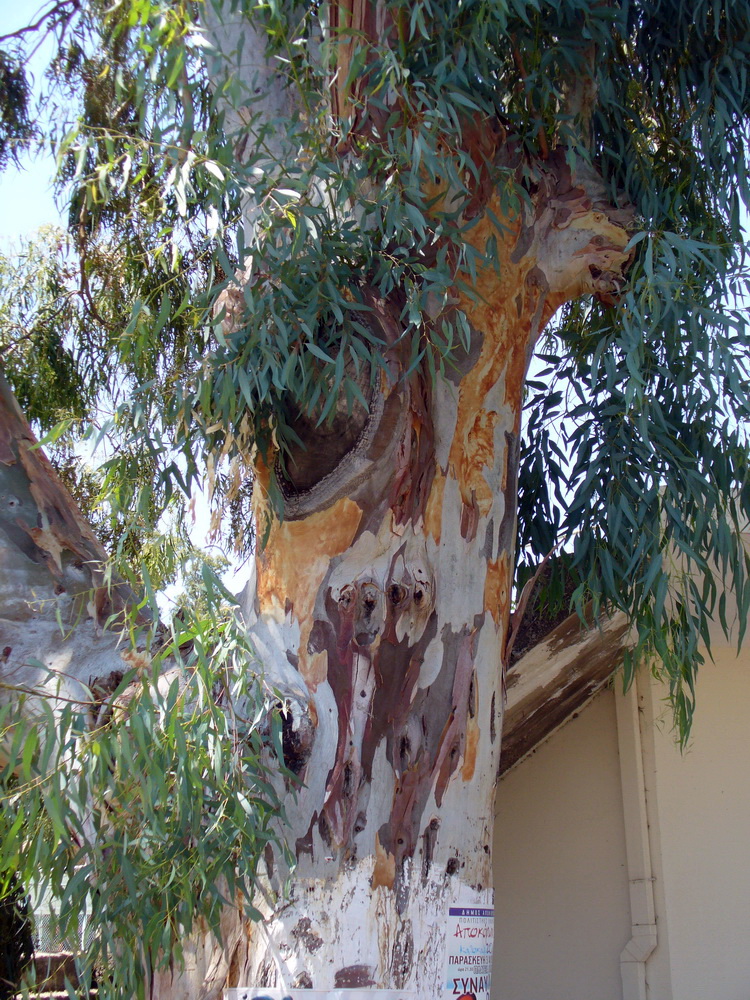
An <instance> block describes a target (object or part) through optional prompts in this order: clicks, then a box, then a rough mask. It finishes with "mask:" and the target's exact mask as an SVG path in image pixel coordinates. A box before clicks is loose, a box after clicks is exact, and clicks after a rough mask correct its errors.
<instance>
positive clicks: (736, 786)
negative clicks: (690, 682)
mask: <svg viewBox="0 0 750 1000" xmlns="http://www.w3.org/2000/svg"><path fill="white" fill-rule="evenodd" d="M713 654H714V660H715V662H714V663H711V662H710V661H709V662H707V663H706V664H705V666H704V667H703V668H702V669H701V672H700V674H699V677H698V686H697V711H696V716H695V722H694V726H693V733H692V738H691V741H690V745H689V747H688V749H687V751H686V752H685V753H684V754H682V755H681V754H680V751H679V749H678V748H677V747H676V746H675V743H674V739H673V737H672V733H671V732H670V718H669V710H668V708H666V707H665V705H664V701H663V691H662V689H661V688H660V687H659V686H658V685H657V684H656V683H655V682H653V681H652V682H651V683H650V685H643V684H642V685H641V688H642V690H643V689H644V687H648V688H650V691H647V692H646V694H647V696H648V694H649V693H650V699H651V704H650V706H649V705H644V709H645V711H644V722H645V723H648V721H649V720H648V716H649V714H651V715H652V717H653V721H654V725H653V727H651V731H652V734H653V740H652V742H651V745H650V746H649V741H648V739H647V738H645V737H646V730H645V728H644V729H643V730H642V732H643V733H644V757H645V758H646V759H645V761H644V763H645V776H646V785H647V794H648V799H649V813H650V820H651V825H652V856H655V857H654V860H655V866H654V872H655V875H656V876H657V888H658V889H660V890H661V891H659V892H657V910H661V913H657V919H658V921H659V923H660V924H661V925H662V926H661V927H660V931H659V944H658V946H657V949H656V951H655V952H654V954H653V956H652V957H651V959H650V960H649V962H648V964H647V973H646V975H647V984H648V995H649V997H650V998H652V1000H662V998H663V997H665V996H666V995H667V990H668V978H669V979H671V997H672V998H673V1000H748V997H750V653H748V652H747V651H746V650H743V652H742V653H741V655H740V658H739V659H738V658H737V657H736V653H735V650H734V649H732V648H729V647H728V646H727V645H725V644H724V645H719V644H718V642H717V641H716V640H715V645H714V647H713ZM649 757H650V758H651V759H650V760H649ZM649 772H650V773H649ZM654 830H656V832H657V838H654V836H653V834H654ZM654 839H658V843H657V844H654ZM655 847H656V850H655V849H654V848H655ZM659 883H660V885H659ZM660 898H661V900H662V902H661V905H660ZM662 930H663V931H664V932H665V933H662Z"/></svg>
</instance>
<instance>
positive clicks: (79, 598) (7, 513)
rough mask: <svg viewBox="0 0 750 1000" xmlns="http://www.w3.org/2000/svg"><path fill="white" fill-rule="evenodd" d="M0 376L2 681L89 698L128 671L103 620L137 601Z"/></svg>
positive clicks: (7, 689)
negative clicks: (113, 572) (113, 575)
mask: <svg viewBox="0 0 750 1000" xmlns="http://www.w3.org/2000/svg"><path fill="white" fill-rule="evenodd" d="M106 563H107V554H106V552H105V551H104V549H103V548H102V546H101V545H100V543H99V541H98V540H97V538H96V536H95V535H94V533H93V531H92V530H91V527H90V526H89V524H88V523H87V522H86V520H85V518H84V517H83V516H82V514H81V512H80V511H79V510H78V507H77V506H76V504H75V501H74V500H73V498H72V497H71V496H70V494H69V493H68V490H67V489H66V487H65V486H64V485H63V483H62V482H61V480H60V478H59V476H58V475H57V473H56V472H55V470H54V468H53V467H52V465H51V464H50V462H49V460H48V459H47V457H46V455H45V454H44V452H43V451H42V450H41V449H40V448H39V446H38V444H37V441H36V438H35V437H34V434H33V432H32V430H31V428H30V427H29V425H28V423H27V421H26V419H25V417H24V416H23V414H22V412H21V409H20V407H19V406H18V403H17V402H16V400H15V398H14V396H13V394H12V392H11V390H10V387H9V385H8V383H7V382H6V380H5V379H4V378H3V377H2V375H0V683H2V685H3V686H4V690H3V691H2V692H0V695H1V696H2V697H3V698H7V697H12V696H13V691H14V689H15V688H21V689H24V690H42V689H43V690H45V691H47V692H49V693H50V694H51V693H52V691H53V690H54V691H56V693H57V694H58V695H60V696H63V697H70V698H74V699H80V698H86V697H88V690H87V689H88V687H89V686H90V684H91V682H92V681H95V680H96V679H97V678H103V677H107V676H108V675H109V674H111V673H112V672H113V671H114V672H120V673H122V671H123V670H124V669H126V664H125V663H124V662H123V659H122V657H121V655H120V651H119V650H118V647H117V636H116V634H115V633H114V632H112V631H104V626H105V624H106V623H107V622H108V621H109V620H111V619H112V618H113V616H114V617H115V619H116V616H117V615H118V614H120V613H121V612H122V611H123V610H124V608H125V607H127V606H129V605H131V604H132V603H134V601H135V595H134V594H133V593H132V591H131V589H130V588H129V587H128V586H127V585H125V584H124V583H123V582H122V581H121V580H112V579H110V578H109V576H108V573H107V570H106Z"/></svg>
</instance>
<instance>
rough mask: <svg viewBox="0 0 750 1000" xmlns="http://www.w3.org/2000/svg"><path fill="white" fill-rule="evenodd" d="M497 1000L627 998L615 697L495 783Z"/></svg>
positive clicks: (596, 703)
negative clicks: (622, 955) (622, 953)
mask: <svg viewBox="0 0 750 1000" xmlns="http://www.w3.org/2000/svg"><path fill="white" fill-rule="evenodd" d="M494 851H495V853H494V859H495V913H496V929H495V935H496V936H495V951H494V965H493V976H492V997H493V1000H621V998H622V987H621V984H620V966H619V955H620V951H621V950H622V948H623V947H624V945H625V943H626V942H627V941H628V939H629V937H630V914H629V903H628V883H627V872H626V866H625V834H624V826H623V813H622V796H621V790H620V772H619V760H618V749H617V727H616V718H615V703H614V694H613V693H612V692H611V691H604V692H602V693H601V694H600V695H598V696H597V697H596V698H595V699H594V700H593V701H592V702H591V703H590V705H588V706H587V707H586V708H585V709H584V710H583V712H582V713H581V714H580V716H578V718H576V719H573V720H572V721H571V722H569V723H568V724H567V725H566V726H565V727H564V728H563V729H561V730H560V731H558V732H557V733H556V734H555V735H554V736H553V737H552V738H551V739H550V740H548V741H547V742H546V743H543V744H542V745H541V746H540V747H539V748H538V749H537V750H536V752H535V753H534V754H532V755H531V756H530V757H528V758H526V760H524V761H523V762H522V763H521V764H520V765H519V766H518V767H516V768H515V769H514V770H512V771H510V772H509V773H508V774H507V775H506V777H505V778H504V779H503V780H502V781H501V782H500V785H499V787H498V793H497V809H496V824H495V847H494Z"/></svg>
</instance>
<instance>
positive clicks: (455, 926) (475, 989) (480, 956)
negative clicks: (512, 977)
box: [443, 906, 495, 1000]
mask: <svg viewBox="0 0 750 1000" xmlns="http://www.w3.org/2000/svg"><path fill="white" fill-rule="evenodd" d="M494 913H495V911H494V909H493V908H492V907H491V906H451V907H450V909H449V910H448V926H447V928H446V941H445V952H446V954H445V978H444V981H443V994H444V997H445V1000H448V998H452V1000H490V975H491V973H492V940H493V936H494V930H495V925H494Z"/></svg>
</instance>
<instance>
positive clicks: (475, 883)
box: [0, 98, 632, 1000]
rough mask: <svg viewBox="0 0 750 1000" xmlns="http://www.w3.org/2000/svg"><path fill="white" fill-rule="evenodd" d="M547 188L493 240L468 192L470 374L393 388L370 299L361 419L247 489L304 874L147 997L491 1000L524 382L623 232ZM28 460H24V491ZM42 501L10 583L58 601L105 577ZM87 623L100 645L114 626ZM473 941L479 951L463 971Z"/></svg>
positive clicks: (601, 273) (611, 261)
mask: <svg viewBox="0 0 750 1000" xmlns="http://www.w3.org/2000/svg"><path fill="white" fill-rule="evenodd" d="M343 99H345V98H341V100H343ZM479 127H480V126H477V128H479ZM467 131H468V130H467ZM476 138H477V139H478V141H480V144H481V139H482V136H477V137H476ZM526 166H527V167H528V166H529V165H528V164H527V165H526ZM534 169H535V171H536V177H535V185H534V193H533V196H531V206H530V207H528V208H526V209H524V211H523V213H522V214H521V215H520V216H518V217H517V218H515V219H514V220H506V222H507V225H506V226H505V227H503V229H502V231H501V230H499V229H496V228H495V226H494V225H493V223H492V222H491V221H490V220H491V219H492V218H495V219H497V218H500V219H502V217H503V213H502V208H501V204H500V199H499V198H498V197H496V196H495V195H494V194H493V193H492V192H491V191H489V190H488V191H482V192H478V198H477V206H476V208H477V211H478V212H480V211H482V210H483V208H484V207H485V205H486V203H487V201H488V200H489V207H490V208H491V209H492V212H491V213H486V214H483V215H482V217H481V218H480V219H479V221H478V223H477V224H476V225H475V226H474V227H473V229H472V230H471V234H470V235H471V239H472V240H473V241H474V242H475V244H476V246H477V247H478V248H479V249H480V250H483V249H484V247H485V245H486V243H487V241H488V240H490V239H492V240H496V241H497V245H498V258H499V259H498V261H497V266H496V267H493V268H491V269H488V270H487V271H485V272H482V273H480V274H479V275H478V278H477V282H476V287H475V293H476V295H475V297H471V298H468V297H463V298H461V299H460V301H459V303H458V304H459V307H460V308H462V309H463V310H464V311H465V312H466V314H467V316H468V318H469V321H470V324H471V327H472V330H473V336H472V344H471V349H470V352H469V353H468V354H466V356H464V357H462V358H460V359H459V360H458V361H457V363H456V366H455V368H452V369H449V370H448V371H447V373H446V375H445V376H438V377H436V378H435V380H434V381H430V380H429V378H428V377H427V376H425V375H424V374H423V373H420V372H417V373H415V374H413V375H412V376H410V377H409V378H408V379H405V378H403V377H402V370H403V359H402V358H400V356H399V353H398V349H397V347H396V346H395V345H396V343H397V341H398V336H399V333H400V330H399V328H398V317H399V314H400V305H399V304H398V303H394V302H387V301H381V300H378V299H376V298H375V297H374V296H372V297H371V301H370V305H371V306H372V313H371V315H372V319H371V322H372V323H373V325H374V326H376V327H377V330H376V332H377V333H379V335H381V336H382V338H383V339H384V340H385V341H386V342H387V343H389V344H391V345H393V346H392V349H391V351H390V353H389V356H388V359H387V360H388V366H389V368H388V375H387V376H385V375H384V376H383V378H382V380H381V385H380V386H379V388H378V390H377V391H375V392H373V394H372V398H371V400H370V405H369V410H368V411H367V412H365V411H364V410H362V411H361V412H359V411H357V410H356V409H355V411H354V412H353V413H347V411H346V407H345V405H344V404H343V401H342V405H341V411H340V412H339V413H338V414H337V415H336V417H335V418H334V421H333V424H332V426H331V427H328V428H316V427H314V426H313V425H312V424H308V423H306V422H305V421H303V420H302V419H301V418H300V421H299V424H298V427H297V430H298V432H299V436H300V438H301V440H302V441H304V442H305V444H306V445H307V448H306V449H300V450H299V451H298V452H297V453H296V454H294V455H293V456H292V459H291V460H290V461H289V462H288V463H287V465H286V467H285V468H284V469H282V468H281V467H278V466H277V467H276V468H274V469H269V468H266V467H261V468H259V469H258V470H257V488H256V491H255V495H256V498H258V510H257V516H258V518H259V523H260V522H261V521H262V520H263V518H264V517H265V516H266V511H265V510H264V509H263V504H262V498H263V496H264V490H267V489H268V486H269V482H270V477H271V476H276V477H277V481H278V483H279V484H280V486H281V489H282V492H283V495H284V498H285V499H284V507H285V510H284V518H283V520H281V521H275V522H274V523H273V524H272V526H271V529H270V534H269V537H268V541H267V544H266V545H265V547H264V549H263V551H262V552H260V553H259V554H258V556H257V559H256V567H255V577H254V579H253V580H252V581H251V583H250V584H249V585H248V587H247V588H246V591H245V594H244V595H243V605H244V607H243V610H244V613H245V615H246V618H247V621H248V626H249V628H250V630H251V634H252V637H253V640H254V644H255V646H256V649H257V652H258V655H259V658H260V659H261V661H262V663H263V666H264V668H265V672H266V676H267V678H268V679H269V681H270V682H271V683H272V684H274V685H275V687H276V688H277V689H278V691H279V693H280V696H281V697H282V698H283V699H284V700H285V701H286V703H287V705H288V708H289V713H288V723H287V726H286V733H285V741H284V742H285V747H284V749H285V755H286V763H287V765H288V766H289V767H290V768H292V770H294V771H295V772H296V773H297V775H298V777H299V778H300V779H301V781H302V782H303V783H304V784H303V787H302V788H301V790H300V791H299V792H297V793H293V792H292V790H291V789H290V791H289V795H288V802H287V817H288V826H287V830H286V833H287V837H288V841H289V843H290V846H291V848H292V850H293V853H294V854H295V856H296V868H295V870H294V872H293V874H292V876H291V882H290V888H289V892H288V894H285V893H284V892H283V886H284V881H285V878H286V876H287V874H288V873H287V871H286V870H285V868H284V864H283V862H282V860H281V859H279V858H272V857H271V856H270V855H269V857H268V859H267V860H268V872H267V877H266V885H265V891H263V892H262V893H261V894H262V896H263V900H262V901H261V902H260V903H259V907H260V908H261V909H262V910H263V911H264V915H265V918H266V919H265V921H264V922H263V923H262V924H248V923H247V922H245V921H244V920H243V918H242V917H241V915H240V911H239V909H237V910H234V911H233V910H228V911H227V916H226V925H225V928H224V941H223V947H221V948H219V947H218V946H217V945H216V944H215V943H214V942H212V941H211V940H210V939H206V940H203V941H198V940H196V941H195V942H193V945H192V946H191V947H187V948H186V952H187V953H188V957H189V962H188V967H187V969H186V970H185V972H184V973H183V974H180V975H176V974H175V975H174V976H173V975H171V974H169V973H165V974H161V975H158V976H157V977H156V979H155V981H154V983H153V989H152V996H153V997H159V998H167V997H170V998H175V997H180V998H185V1000H188V998H190V1000H193V998H208V997H215V996H218V995H219V993H220V992H221V990H222V988H223V987H224V986H225V985H228V986H240V987H251V988H259V989H262V990H268V989H271V988H281V989H283V990H284V991H288V990H291V989H314V990H323V991H330V990H336V989H357V990H361V989H367V990H397V991H399V992H400V993H407V994H409V995H410V996H414V997H418V998H419V1000H428V998H429V1000H432V998H434V997H435V996H437V995H438V994H440V993H444V994H446V995H447V996H451V995H452V996H456V997H458V996H461V995H462V994H470V995H471V994H473V995H474V997H475V998H476V1000H478V998H480V997H482V998H486V997H487V996H488V993H489V966H490V958H489V951H488V949H487V948H486V942H487V941H488V940H489V937H488V935H489V934H490V929H489V926H488V919H487V913H488V911H489V910H490V908H491V906H492V858H491V845H492V822H493V798H494V789H495V781H496V775H497V772H498V764H499V750H500V740H501V732H502V713H503V682H502V670H503V662H504V650H505V644H506V639H507V633H508V621H509V614H510V601H511V586H512V569H513V546H514V536H515V518H516V478H517V462H518V444H519V434H520V422H521V408H522V399H523V384H524V378H525V374H526V370H527V367H528V363H529V360H530V357H531V354H532V351H533V347H534V343H535V341H536V339H537V337H538V336H539V333H540V332H541V330H542V329H543V327H544V324H545V323H546V322H547V321H548V320H549V318H550V317H551V315H552V314H553V313H554V311H555V310H556V309H557V308H558V307H559V306H560V305H561V304H562V303H564V302H566V301H568V300H570V299H572V298H575V297H577V296H580V295H584V294H597V295H599V296H601V297H604V298H612V297H614V296H616V295H617V293H618V292H619V290H620V287H621V284H622V281H623V275H624V272H625V270H626V268H627V265H628V261H629V257H628V254H626V253H625V250H624V248H625V246H626V244H627V242H628V238H629V233H628V228H629V226H630V223H631V219H632V216H631V213H630V212H629V211H618V210H616V209H615V208H613V207H612V206H611V205H610V204H609V203H608V202H607V200H606V198H605V196H604V189H603V185H601V183H600V181H599V180H598V178H596V177H595V176H594V175H593V173H592V172H591V171H590V169H588V168H586V169H584V168H581V169H580V170H579V171H578V172H572V171H571V168H570V165H569V163H568V161H567V158H566V151H565V150H563V149H557V150H553V151H552V152H551V154H550V155H549V156H548V157H547V159H546V160H545V161H544V163H541V164H537V165H536V166H535V168H534ZM483 203H484V204H483ZM230 294H231V293H230ZM226 315H227V316H229V315H231V309H229V308H228V309H227V310H226ZM6 412H9V411H7V410H4V411H3V420H11V418H9V417H7V416H6V415H5V414H6ZM3 429H4V428H2V427H0V430H3ZM14 434H16V431H14V430H13V428H11V429H10V430H9V431H8V434H7V435H5V437H4V436H3V435H2V434H0V471H2V470H5V472H6V477H7V476H8V475H10V476H12V475H13V474H14V470H15V469H17V468H18V467H19V454H20V453H18V452H17V450H13V449H14V447H15V446H13V444H12V442H13V440H14ZM16 436H17V435H16ZM30 454H31V452H29V449H28V447H26V446H24V455H25V456H26V458H22V459H20V461H21V462H22V464H23V465H24V468H26V464H25V463H26V460H27V458H28V455H30ZM29 461H30V459H29ZM29 476H30V477H31V479H32V480H33V475H32V473H31V472H29ZM3 488H4V487H3ZM11 493H12V491H10V492H9V493H8V495H11ZM3 496H5V494H3ZM29 496H30V497H32V498H33V503H32V502H31V500H30V501H29V502H30V506H29V510H30V511H31V512H32V514H33V518H32V520H33V522H34V523H32V521H29V523H28V524H26V522H24V523H21V522H20V521H19V520H18V514H17V511H16V509H15V508H14V509H13V511H12V512H11V514H9V515H8V514H6V518H5V521H4V522H3V527H5V530H6V533H7V535H8V537H9V538H11V537H12V538H15V539H16V542H15V543H14V544H15V547H16V549H18V551H19V552H20V553H21V555H22V556H23V557H24V558H25V559H26V562H23V560H21V561H22V563H23V565H22V566H21V568H20V570H19V573H20V574H21V575H22V576H23V575H24V574H26V575H27V576H28V579H29V580H30V579H31V578H32V577H33V576H34V574H35V573H37V571H38V572H39V573H41V572H42V571H41V570H39V567H40V566H42V567H44V568H45V572H46V573H47V574H49V573H51V574H52V578H54V579H57V578H58V577H60V580H59V581H58V582H59V586H61V587H62V588H63V591H60V590H58V589H57V584H56V585H55V586H54V587H53V588H52V589H53V596H54V597H55V598H56V599H58V600H59V599H60V594H61V593H62V592H64V591H65V590H66V589H67V584H66V582H65V579H66V577H65V574H66V573H67V574H69V573H73V572H76V573H80V572H81V566H83V567H84V569H86V567H88V566H89V565H97V562H96V558H95V559H94V560H93V561H91V560H89V559H88V558H87V556H86V555H85V552H87V551H88V549H87V548H86V546H88V545H89V544H90V539H88V538H87V536H85V532H83V533H82V534H81V537H80V538H79V537H78V536H76V535H75V530H74V528H75V527H76V525H77V528H76V530H79V533H80V531H82V529H81V526H80V519H79V521H76V520H75V519H74V520H73V521H69V520H68V519H67V516H68V515H67V514H66V515H65V516H63V517H62V521H60V527H59V530H58V528H57V527H54V525H55V523H56V522H55V521H54V518H53V517H51V515H50V511H53V510H54V511H58V510H61V509H62V508H60V507H59V504H57V500H56V501H55V504H57V506H55V505H52V506H50V504H49V503H48V502H47V501H46V500H44V499H43V498H42V499H40V498H39V496H37V493H35V491H34V488H33V486H32V487H30V492H29ZM9 502H10V501H9ZM22 502H23V503H26V500H23V501H22ZM45 504H46V506H45ZM61 516H62V515H61ZM48 529H51V530H48ZM63 529H64V530H63ZM19 531H20V532H21V534H19ZM82 538H83V539H84V541H81V539H82ZM60 544H63V548H65V547H67V550H68V551H69V553H72V555H71V559H70V560H69V562H70V566H71V567H72V568H69V567H68V563H66V562H63V561H61V555H60V551H59V546H60ZM34 546H36V548H35V547H34ZM82 546H83V552H84V554H83V555H82V554H81V547H82ZM18 558H19V559H20V558H21V557H20V556H19V557H18ZM97 558H98V557H97ZM19 565H20V564H19ZM87 571H88V570H87ZM61 574H62V576H61ZM94 582H95V583H96V581H94ZM85 583H87V581H86V580H83V581H82V582H81V585H80V586H79V587H78V591H79V592H83V589H84V584H85ZM48 584H49V576H48V577H47V585H48ZM88 585H89V586H90V582H89V583H88ZM99 592H100V591H97V593H99ZM102 595H103V592H102ZM4 598H5V600H6V602H7V601H10V602H12V601H13V600H14V599H15V597H14V593H12V592H11V591H10V590H8V591H7V592H6V593H5V595H4ZM102 599H103V598H102ZM22 604H23V605H24V607H27V606H28V602H27V601H26V600H24V601H22ZM91 611H92V616H93V624H92V628H93V630H94V631H93V633H92V636H91V637H90V640H91V642H94V641H96V638H97V635H98V633H97V632H96V629H95V625H96V619H97V618H98V617H99V616H100V615H101V613H102V610H101V609H99V608H98V607H94V608H92V609H91ZM20 613H22V612H20V611H19V614H20ZM23 613H25V612H23ZM40 613H41V612H40ZM3 615H4V616H6V612H5V610H4V611H3ZM10 617H11V618H13V617H14V616H13V615H11V616H10ZM52 618H53V619H54V615H53V616H52ZM47 620H48V619H47V618H45V621H47ZM40 621H41V619H40ZM8 624H9V625H10V622H9V623H8ZM45 627H47V626H45ZM77 631H78V630H76V632H77ZM21 634H23V630H21ZM88 642H89V638H85V641H84V640H81V642H77V646H78V648H84V647H85V646H86V645H87V644H88ZM8 645H9V646H10V640H9V642H8ZM16 645H17V644H16V643H14V644H13V647H14V649H15V646H16ZM113 652H114V649H113V645H112V643H110V644H109V647H108V655H111V654H112V653H113ZM29 655H34V656H37V657H38V653H33V652H31V653H27V655H26V659H28V658H29ZM69 659H70V658H69ZM78 673H79V676H81V673H80V670H79V671H78ZM61 676H62V675H61ZM477 941H480V942H481V945H479V946H478V945H477V944H476V942H477ZM463 942H472V943H471V945H470V946H469V945H467V947H466V949H465V950H464V951H463V954H462V955H461V954H460V949H461V948H462V943H463ZM451 958H454V959H457V960H456V961H453V962H451V961H449V959H451ZM472 960H473V961H472Z"/></svg>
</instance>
